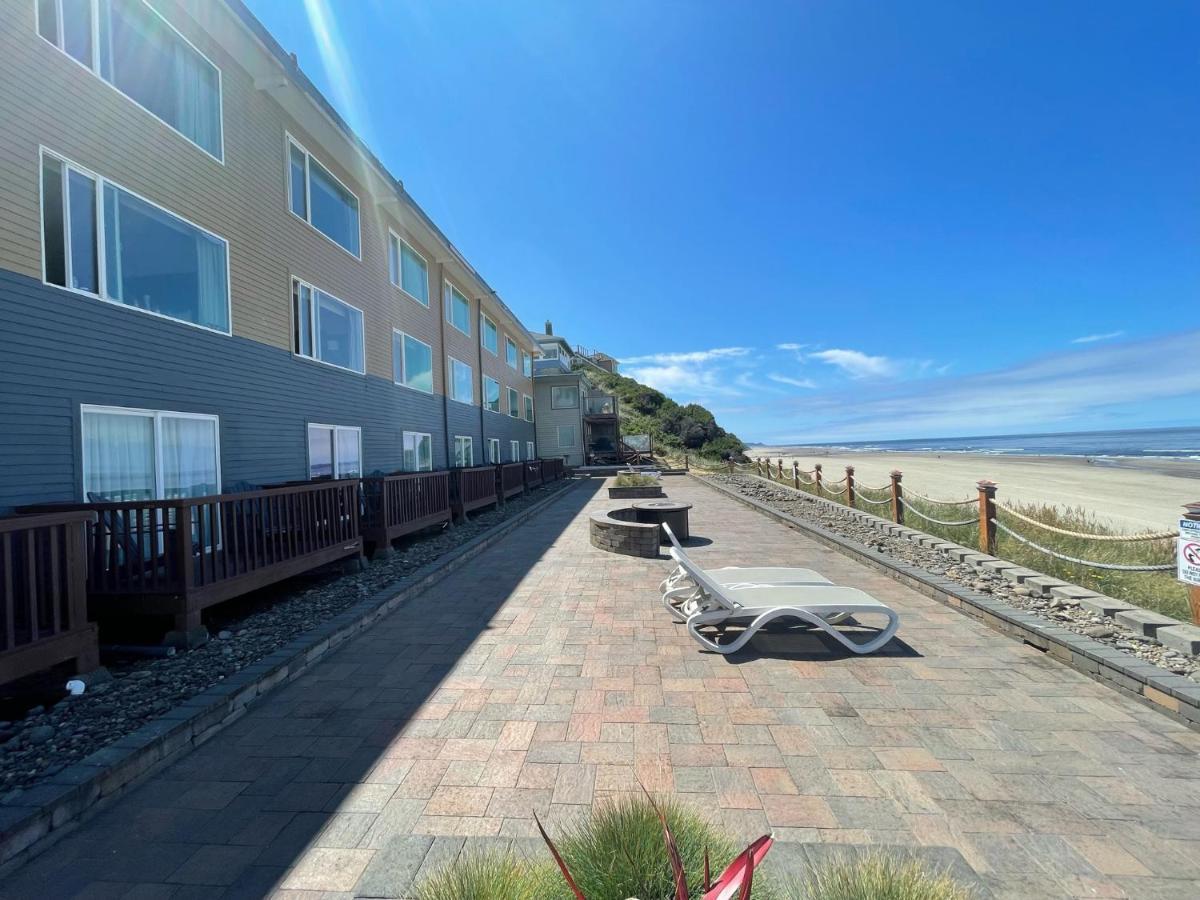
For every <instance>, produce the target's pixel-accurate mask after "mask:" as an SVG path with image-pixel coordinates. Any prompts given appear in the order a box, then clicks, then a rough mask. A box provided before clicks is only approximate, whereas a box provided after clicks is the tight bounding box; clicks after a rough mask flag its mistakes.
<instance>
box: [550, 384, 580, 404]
mask: <svg viewBox="0 0 1200 900" xmlns="http://www.w3.org/2000/svg"><path fill="white" fill-rule="evenodd" d="M556 390H574V391H575V402H574V403H572V404H571V405H569V406H564V405H563V404H561V403H555V402H554V392H555V391H556ZM582 403H583V392H582V391H580V390H579V385H577V384H554V385H551V386H550V408H551V409H579V408H580V406H581V405H582Z"/></svg>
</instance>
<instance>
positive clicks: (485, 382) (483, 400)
mask: <svg viewBox="0 0 1200 900" xmlns="http://www.w3.org/2000/svg"><path fill="white" fill-rule="evenodd" d="M481 381H482V384H481V387H480V390H481V394H480V397H479V405H480V406H482V407H483V408H484V409H486V410H487V411H488V412H490V413H499V414H500V415H503V414H504V410H502V409H501V408H500V399H501V396H502V394H501V391H500V388H501V384H500V382H499V381H497V380H496V379H495V378H493V377H492V376H491V375H484V376H483V378H482V379H481ZM489 381H490V382H491V383H492V384H494V385H495V386H496V408H495V409H492V408H491V407H489V406H488V405H487V386H488V382H489Z"/></svg>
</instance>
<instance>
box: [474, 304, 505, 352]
mask: <svg viewBox="0 0 1200 900" xmlns="http://www.w3.org/2000/svg"><path fill="white" fill-rule="evenodd" d="M479 341H480V343H481V344H483V347H484V349H485V350H490V351H491V352H492V353H493V354H495V355H497V356H498V355H499V354H500V332H499V330H498V329H497V328H496V323H495V322H493V321H492V320H491V319H489V318H488V317H487V316H486V315H485V314H484V313H480V314H479Z"/></svg>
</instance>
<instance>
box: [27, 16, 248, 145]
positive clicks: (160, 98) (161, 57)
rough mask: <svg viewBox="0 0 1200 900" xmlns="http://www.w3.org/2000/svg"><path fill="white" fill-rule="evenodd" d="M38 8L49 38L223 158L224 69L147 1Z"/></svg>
mask: <svg viewBox="0 0 1200 900" xmlns="http://www.w3.org/2000/svg"><path fill="white" fill-rule="evenodd" d="M37 13H38V16H37V18H38V33H39V34H40V35H41V36H42V37H44V38H45V39H46V40H48V41H49V42H50V43H52V44H53V45H54V46H55V47H57V48H58V49H59V50H62V51H63V52H64V53H66V54H67V55H68V56H70V57H72V58H73V59H75V60H76V61H77V62H79V63H80V64H81V65H82V66H84V67H85V68H87V69H88V70H89V71H91V72H92V74H93V75H96V76H97V77H99V78H101V79H102V80H104V81H105V82H107V83H108V84H110V85H112V86H113V87H114V88H116V89H117V90H118V91H120V92H121V93H122V94H124V95H125V96H126V97H128V98H129V99H130V100H132V101H133V102H134V103H136V104H137V105H138V106H140V107H141V108H142V109H144V110H146V111H147V112H148V113H150V114H151V115H152V116H154V117H155V118H157V119H159V121H161V122H163V123H165V124H166V125H168V126H169V127H170V128H172V129H174V130H175V131H177V132H179V133H180V134H181V135H183V136H184V137H185V138H187V139H188V140H189V141H191V142H192V143H193V144H195V145H196V146H197V147H199V148H200V149H201V150H203V151H204V152H205V153H208V154H209V155H210V156H212V157H214V158H216V159H217V160H221V159H223V157H224V150H223V148H222V135H221V72H220V70H219V69H218V68H217V67H216V66H214V65H213V64H212V63H211V62H209V60H208V59H207V58H206V57H205V56H204V55H203V54H202V53H200V51H199V50H197V49H196V48H195V47H193V46H192V45H191V44H190V43H188V41H187V40H186V39H185V38H184V37H183V35H181V34H180V33H179V32H178V31H176V30H175V29H174V28H172V27H171V25H170V24H169V23H168V22H167V20H166V19H164V18H163V17H162V16H160V15H159V14H158V13H156V12H155V11H154V10H153V9H151V8H150V6H149V5H148V4H146V3H144V2H142V0H38V2H37ZM97 38H98V40H96V39H97ZM97 49H98V51H99V52H97Z"/></svg>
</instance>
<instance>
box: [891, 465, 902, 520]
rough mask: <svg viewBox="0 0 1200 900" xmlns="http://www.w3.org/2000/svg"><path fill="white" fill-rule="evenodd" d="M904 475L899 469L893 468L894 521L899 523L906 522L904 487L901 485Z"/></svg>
mask: <svg viewBox="0 0 1200 900" xmlns="http://www.w3.org/2000/svg"><path fill="white" fill-rule="evenodd" d="M902 477H903V474H902V473H901V471H900V470H899V469H892V521H893V522H895V523H896V524H897V525H903V524H904V489H903V488H902V487H900V479H901V478H902Z"/></svg>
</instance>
